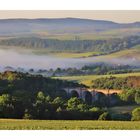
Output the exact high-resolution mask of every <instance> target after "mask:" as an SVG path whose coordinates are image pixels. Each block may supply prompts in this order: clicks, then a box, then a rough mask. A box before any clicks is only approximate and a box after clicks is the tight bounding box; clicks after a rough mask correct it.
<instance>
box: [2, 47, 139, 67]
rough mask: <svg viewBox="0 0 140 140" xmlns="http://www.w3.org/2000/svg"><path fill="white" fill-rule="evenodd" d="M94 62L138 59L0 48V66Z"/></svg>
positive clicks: (128, 62) (78, 64)
mask: <svg viewBox="0 0 140 140" xmlns="http://www.w3.org/2000/svg"><path fill="white" fill-rule="evenodd" d="M96 62H107V63H109V64H124V65H126V64H128V65H133V66H134V65H136V66H138V65H140V63H139V60H136V59H135V58H127V59H125V58H119V59H118V58H116V59H115V58H114V59H109V58H106V59H105V58H104V56H99V57H98V56H97V57H89V58H75V59H74V58H60V57H55V56H51V55H48V54H46V55H37V54H33V53H31V52H30V51H23V52H22V51H17V50H15V49H12V50H11V49H0V68H4V67H6V66H11V67H14V68H18V67H21V68H24V69H30V68H34V69H50V68H53V69H56V68H58V67H60V68H69V67H76V68H81V67H83V66H84V65H90V64H94V63H96Z"/></svg>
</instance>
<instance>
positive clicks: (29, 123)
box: [0, 119, 140, 130]
mask: <svg viewBox="0 0 140 140" xmlns="http://www.w3.org/2000/svg"><path fill="white" fill-rule="evenodd" d="M0 129H1V130H96V129H98V130H101V129H104V130H116V129H118V130H140V122H131V121H92V120H91V121H87V120H83V121H69V120H68V121H66V120H16V119H15V120H14V119H1V120H0Z"/></svg>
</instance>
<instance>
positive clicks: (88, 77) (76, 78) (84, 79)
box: [54, 72, 140, 86]
mask: <svg viewBox="0 0 140 140" xmlns="http://www.w3.org/2000/svg"><path fill="white" fill-rule="evenodd" d="M110 76H115V77H128V76H140V72H137V73H125V74H112V75H85V76H65V77H54V78H57V79H63V80H69V81H76V82H78V83H82V84H85V85H87V86H91V85H92V81H93V80H96V79H98V78H101V77H110Z"/></svg>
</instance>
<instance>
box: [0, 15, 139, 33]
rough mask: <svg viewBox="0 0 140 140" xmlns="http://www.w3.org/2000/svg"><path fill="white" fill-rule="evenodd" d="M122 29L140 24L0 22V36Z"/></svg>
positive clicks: (69, 20) (75, 20) (66, 20)
mask: <svg viewBox="0 0 140 140" xmlns="http://www.w3.org/2000/svg"><path fill="white" fill-rule="evenodd" d="M122 28H140V22H136V23H130V24H119V23H115V22H112V21H105V20H90V19H78V18H58V19H47V18H46V19H1V20H0V35H18V34H32V33H34V32H42V31H43V32H46V33H48V34H69V33H71V34H77V33H98V32H102V31H108V30H111V29H122Z"/></svg>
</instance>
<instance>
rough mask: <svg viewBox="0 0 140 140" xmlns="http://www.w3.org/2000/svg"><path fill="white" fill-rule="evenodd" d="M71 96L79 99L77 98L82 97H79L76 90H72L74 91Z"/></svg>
mask: <svg viewBox="0 0 140 140" xmlns="http://www.w3.org/2000/svg"><path fill="white" fill-rule="evenodd" d="M70 94H71V97H77V98H79V97H80V96H79V93H78V92H77V91H76V90H72V91H71V92H70Z"/></svg>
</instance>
